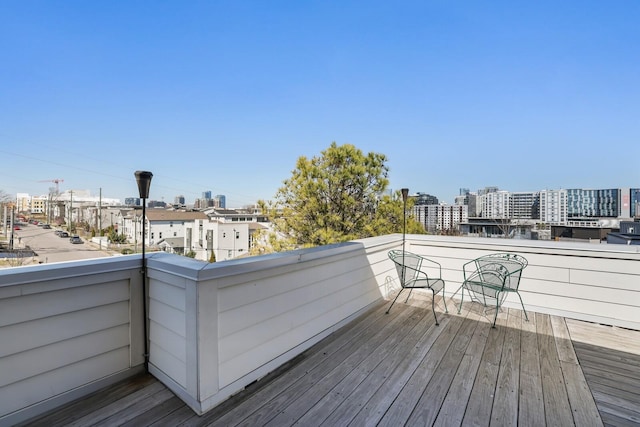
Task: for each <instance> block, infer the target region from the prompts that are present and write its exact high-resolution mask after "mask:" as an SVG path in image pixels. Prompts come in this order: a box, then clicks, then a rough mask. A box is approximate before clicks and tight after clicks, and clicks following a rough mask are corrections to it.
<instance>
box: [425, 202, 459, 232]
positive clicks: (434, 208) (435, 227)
mask: <svg viewBox="0 0 640 427" xmlns="http://www.w3.org/2000/svg"><path fill="white" fill-rule="evenodd" d="M413 214H414V217H415V218H416V221H418V222H419V223H420V224H422V225H423V226H424V229H425V230H427V231H428V232H429V233H442V232H447V231H450V230H457V229H458V224H460V223H462V222H467V221H468V219H469V216H468V208H467V206H465V205H416V206H414V207H413Z"/></svg>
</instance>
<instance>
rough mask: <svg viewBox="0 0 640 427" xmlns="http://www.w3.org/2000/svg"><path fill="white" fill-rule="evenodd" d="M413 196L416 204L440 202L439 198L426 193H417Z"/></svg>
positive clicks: (435, 203)
mask: <svg viewBox="0 0 640 427" xmlns="http://www.w3.org/2000/svg"><path fill="white" fill-rule="evenodd" d="M411 198H412V199H413V200H414V204H415V205H437V204H439V202H438V198H437V197H436V196H432V195H431V194H426V193H416V194H415V195H412V196H411Z"/></svg>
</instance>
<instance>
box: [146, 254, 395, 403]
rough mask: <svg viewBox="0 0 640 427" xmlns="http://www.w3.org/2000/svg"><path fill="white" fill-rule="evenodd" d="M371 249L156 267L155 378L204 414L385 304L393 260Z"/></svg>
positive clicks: (158, 262)
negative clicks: (381, 302) (387, 276)
mask: <svg viewBox="0 0 640 427" xmlns="http://www.w3.org/2000/svg"><path fill="white" fill-rule="evenodd" d="M395 245H396V243H394V242H388V243H386V244H383V245H378V246H371V247H366V245H365V244H363V243H362V242H351V243H345V244H341V245H333V246H326V247H320V248H314V249H308V250H299V251H293V252H287V253H282V254H274V255H268V256H262V257H256V258H247V259H243V260H232V261H227V262H221V263H215V264H204V265H203V264H202V263H201V262H197V261H194V260H191V259H188V258H181V259H180V265H179V266H178V265H176V261H175V257H172V256H169V255H166V256H161V254H158V255H156V256H153V257H151V258H150V259H149V263H148V265H149V269H150V270H149V279H150V291H149V293H150V299H151V300H150V316H149V317H150V341H151V344H150V349H151V351H150V354H151V358H150V361H149V369H150V372H151V373H152V374H154V375H155V376H156V377H158V378H159V379H161V381H163V382H164V383H165V384H166V385H167V386H168V387H169V388H171V389H172V390H173V391H174V392H175V393H176V394H178V395H179V396H181V398H182V399H183V400H184V401H185V402H187V403H188V404H189V405H190V406H191V407H192V408H193V409H194V410H195V411H196V412H198V413H203V412H205V411H207V410H208V409H211V408H212V407H214V406H215V405H217V404H218V403H220V402H221V401H222V400H224V399H226V398H228V397H229V396H231V395H232V394H234V393H236V392H238V391H239V390H242V389H243V388H244V387H245V386H246V385H247V384H249V383H251V382H253V381H255V380H256V379H258V378H260V377H262V376H264V375H266V374H267V373H268V372H270V371H272V370H273V369H275V368H277V367H278V366H280V365H282V364H283V363H285V362H287V361H288V360H290V359H292V358H293V357H295V356H296V355H298V354H299V353H301V352H302V351H304V350H305V349H307V348H308V347H310V346H311V345H313V344H314V343H316V342H318V341H319V340H320V339H322V338H324V337H326V336H327V335H328V334H330V333H331V332H333V331H335V330H336V329H337V328H339V327H340V326H342V325H344V324H346V323H347V322H349V321H350V320H352V319H354V318H355V317H356V316H358V315H359V314H360V313H362V312H363V311H364V310H366V309H367V308H369V307H370V306H371V305H372V304H374V303H375V302H377V301H379V300H380V299H381V298H382V297H383V295H385V293H386V290H385V289H384V286H385V284H384V277H385V274H384V273H385V272H388V271H389V269H391V268H393V267H392V266H391V265H389V263H388V262H387V258H386V253H387V251H388V250H389V249H390V247H392V246H395Z"/></svg>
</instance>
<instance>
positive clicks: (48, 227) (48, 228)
mask: <svg viewBox="0 0 640 427" xmlns="http://www.w3.org/2000/svg"><path fill="white" fill-rule="evenodd" d="M42 228H43V229H45V230H51V226H50V225H49V224H42Z"/></svg>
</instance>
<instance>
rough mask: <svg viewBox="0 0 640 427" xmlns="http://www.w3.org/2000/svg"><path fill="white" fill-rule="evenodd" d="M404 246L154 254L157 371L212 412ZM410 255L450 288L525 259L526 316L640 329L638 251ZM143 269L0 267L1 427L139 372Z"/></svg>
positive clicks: (358, 292) (449, 241)
mask: <svg viewBox="0 0 640 427" xmlns="http://www.w3.org/2000/svg"><path fill="white" fill-rule="evenodd" d="M401 246H402V236H401V235H389V236H383V237H378V238H371V239H364V240H361V241H355V242H349V243H345V244H340V245H332V246H325V247H319V248H313V249H306V250H299V251H293V252H287V253H281V254H273V255H266V256H260V257H253V258H245V259H241V260H231V261H226V262H220V263H214V264H207V263H202V262H198V261H195V260H192V259H190V258H186V257H181V256H177V255H171V254H166V253H153V254H148V256H149V259H148V277H149V293H148V295H149V304H148V309H149V351H150V360H149V370H150V372H151V373H152V374H154V375H155V376H156V377H157V378H159V379H160V380H161V381H162V382H163V383H165V384H166V385H167V386H168V387H169V388H171V389H172V390H173V391H174V392H175V393H176V394H177V395H178V396H180V397H181V398H182V399H183V400H184V401H185V402H187V403H188V404H189V405H190V406H191V407H192V408H193V409H194V410H195V411H196V412H198V413H203V412H205V411H207V410H209V409H211V408H213V407H214V406H216V405H217V404H218V403H220V402H221V401H223V400H225V399H226V398H227V397H229V396H231V395H232V394H234V393H236V392H237V391H239V390H241V389H242V388H244V387H245V386H246V385H247V384H249V383H251V382H253V381H254V380H256V379H259V378H261V377H262V376H264V375H266V374H267V373H269V372H270V371H272V370H274V369H275V368H277V367H278V366H280V365H282V364H283V363H285V362H287V361H288V360H290V359H292V358H293V357H295V356H296V355H298V354H300V353H301V352H302V351H304V350H305V349H307V348H308V347H310V346H311V345H313V344H314V343H316V342H318V341H319V340H321V339H322V338H324V337H325V336H327V335H328V334H330V333H331V332H333V331H335V330H336V329H338V328H339V327H341V326H342V325H344V324H346V323H348V322H349V321H351V320H352V319H354V318H355V317H357V316H358V315H359V314H361V313H362V312H364V311H365V310H367V309H368V308H369V307H371V306H372V305H373V304H375V303H376V302H379V301H380V300H381V299H382V298H386V297H387V296H388V294H389V292H391V291H392V290H394V289H392V288H394V287H396V286H397V280H396V272H395V269H394V267H393V265H392V263H391V262H390V261H389V260H388V258H387V253H388V251H389V250H391V249H399V248H400V247H401ZM406 249H407V250H410V251H413V252H416V253H419V254H421V255H423V256H427V257H429V258H431V259H433V260H435V261H438V262H439V263H441V264H442V266H443V276H444V279H445V281H446V283H447V288H446V289H447V294H448V295H450V294H451V293H452V292H453V291H455V290H456V289H457V288H458V286H459V285H460V283H461V281H462V265H463V264H464V263H465V262H466V261H469V260H471V259H473V258H476V257H478V256H481V255H484V254H487V253H491V252H503V251H507V252H515V253H519V254H520V255H523V256H525V257H526V258H527V259H528V261H529V266H528V267H527V268H526V269H525V271H524V275H523V279H522V284H521V292H522V297H523V300H524V304H525V307H526V308H527V310H529V311H538V312H544V313H551V314H558V315H562V316H565V317H572V318H576V319H583V320H589V321H594V322H599V323H605V324H609V325H616V326H623V327H627V328H632V329H638V330H640V316H638V313H640V267H639V266H640V263H639V261H640V252H638V249H640V248H635V247H629V246H624V245H605V244H603V245H594V244H580V243H574V242H569V243H567V242H541V241H524V240H509V239H479V238H459V237H439V236H417V235H411V236H407V239H406ZM140 264H141V263H140V258H139V257H137V256H134V255H132V256H126V257H118V258H109V259H99V260H89V261H81V262H72V263H61V264H49V265H41V266H34V267H20V268H15V269H8V270H0V425H2V424H3V423H4V424H11V423H12V422H16V421H19V420H22V419H25V417H26V416H27V415H33V414H36V413H38V412H42V411H43V410H46V409H49V408H51V407H54V406H56V405H58V404H60V403H61V402H64V401H66V400H69V399H71V398H74V397H78V396H80V395H82V394H83V393H88V392H90V391H93V390H94V389H95V388H97V387H98V386H102V385H104V384H105V383H106V382H110V381H114V380H115V379H119V378H121V377H123V376H125V375H131V374H132V373H135V372H138V371H140V369H141V367H142V366H143V353H144V345H143V341H144V339H143V327H142V319H143V313H142V300H141V298H142V288H141V275H140ZM452 302H453V303H455V301H452ZM507 305H513V307H519V303H518V302H517V300H508V302H507ZM449 309H450V310H452V309H454V308H453V305H452V304H451V303H449Z"/></svg>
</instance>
